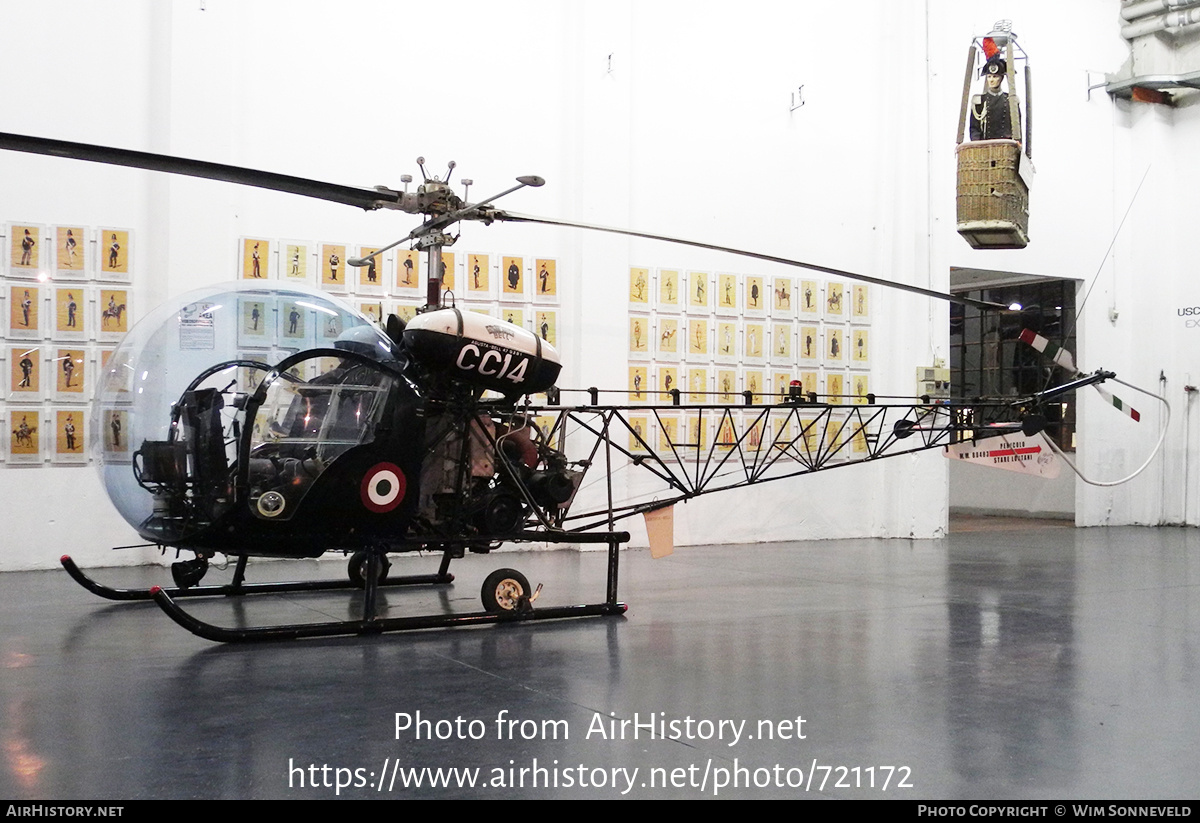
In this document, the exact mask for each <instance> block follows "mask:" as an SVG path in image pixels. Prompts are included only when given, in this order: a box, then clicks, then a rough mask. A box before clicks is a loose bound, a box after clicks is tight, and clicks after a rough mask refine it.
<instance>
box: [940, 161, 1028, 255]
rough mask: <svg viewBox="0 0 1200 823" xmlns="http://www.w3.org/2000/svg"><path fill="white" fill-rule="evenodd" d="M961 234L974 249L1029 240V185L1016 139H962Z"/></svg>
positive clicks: (1020, 246)
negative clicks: (1023, 173) (1027, 184)
mask: <svg viewBox="0 0 1200 823" xmlns="http://www.w3.org/2000/svg"><path fill="white" fill-rule="evenodd" d="M957 153H958V233H959V234H961V235H962V236H963V238H964V239H965V240H966V241H967V242H968V243H970V244H971V248H975V249H1023V248H1025V246H1027V245H1028V244H1029V188H1028V186H1026V184H1025V181H1024V180H1023V179H1021V144H1020V143H1018V142H1017V141H1016V140H976V141H973V142H969V143H960V144H959V145H958V149H957Z"/></svg>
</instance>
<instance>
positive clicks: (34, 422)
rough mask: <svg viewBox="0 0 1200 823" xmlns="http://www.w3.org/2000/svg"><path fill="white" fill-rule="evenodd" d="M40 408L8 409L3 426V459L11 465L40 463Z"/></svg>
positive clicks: (17, 407)
mask: <svg viewBox="0 0 1200 823" xmlns="http://www.w3.org/2000/svg"><path fill="white" fill-rule="evenodd" d="M40 411H41V410H40V407H36V406H35V407H33V408H28V409H26V408H21V407H19V406H9V407H8V419H7V420H6V421H5V425H4V459H5V461H6V462H8V463H9V464H12V465H20V464H23V463H24V464H40V463H41V462H42V421H41V415H40Z"/></svg>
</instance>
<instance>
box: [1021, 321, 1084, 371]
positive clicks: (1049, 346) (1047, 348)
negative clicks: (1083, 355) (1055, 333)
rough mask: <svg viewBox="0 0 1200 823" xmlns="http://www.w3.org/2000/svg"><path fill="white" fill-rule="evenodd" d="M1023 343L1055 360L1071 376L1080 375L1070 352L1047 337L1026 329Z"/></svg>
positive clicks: (1023, 333)
mask: <svg viewBox="0 0 1200 823" xmlns="http://www.w3.org/2000/svg"><path fill="white" fill-rule="evenodd" d="M1021 342H1022V343H1028V344H1029V345H1030V346H1033V347H1034V348H1035V349H1037V350H1038V351H1039V352H1040V353H1042V354H1043V355H1045V356H1046V357H1049V358H1050V359H1051V360H1053V361H1054V363H1055V365H1058V366H1062V367H1063V368H1064V369H1066V370H1067V371H1069V372H1070V373H1071V374H1079V369H1078V368H1076V366H1075V358H1074V357H1072V356H1071V353H1070V352H1069V351H1067V350H1066V349H1064V348H1063V347H1062V346H1060V345H1058V344H1057V343H1055V342H1054V341H1052V340H1047V339H1046V338H1045V337H1042V336H1041V335H1040V334H1037V333H1036V332H1033V331H1030V330H1029V329H1024V330H1023V331H1022V332H1021Z"/></svg>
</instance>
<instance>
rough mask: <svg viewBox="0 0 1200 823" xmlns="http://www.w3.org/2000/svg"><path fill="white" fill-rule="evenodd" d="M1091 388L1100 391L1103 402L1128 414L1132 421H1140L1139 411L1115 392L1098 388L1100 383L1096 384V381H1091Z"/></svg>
mask: <svg viewBox="0 0 1200 823" xmlns="http://www.w3.org/2000/svg"><path fill="white" fill-rule="evenodd" d="M1092 388H1094V389H1095V390H1096V391H1098V392H1100V396H1101V397H1103V398H1104V402H1106V403H1108V404H1109V405H1110V406H1112V407H1113V408H1114V409H1116V410H1117V411H1119V412H1123V413H1125V414H1127V415H1129V416H1130V417H1131V418H1133V422H1135V423H1140V422H1142V414H1141V412H1139V411H1138V410H1137V409H1135V408H1134V407H1133V406H1131V405H1129V404H1128V403H1126V402H1125V401H1124V400H1122V399H1121V398H1119V397H1117V396H1116V395H1115V394H1113V393H1111V392H1109V391H1107V390H1106V389H1102V388H1100V384H1098V383H1093V384H1092Z"/></svg>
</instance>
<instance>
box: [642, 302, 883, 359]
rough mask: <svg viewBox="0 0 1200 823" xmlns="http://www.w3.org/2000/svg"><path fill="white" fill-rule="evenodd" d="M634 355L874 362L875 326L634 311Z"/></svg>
mask: <svg viewBox="0 0 1200 823" xmlns="http://www.w3.org/2000/svg"><path fill="white" fill-rule="evenodd" d="M628 350H629V359H631V360H657V361H666V362H687V363H696V364H701V363H707V362H715V363H724V364H729V365H737V364H738V363H745V364H749V365H760V366H761V365H765V364H767V363H770V364H773V365H779V366H787V365H793V364H800V365H803V366H815V365H825V366H850V367H852V368H860V369H861V368H869V367H870V365H871V328H870V326H860V325H857V324H846V323H829V322H825V321H814V322H812V323H808V322H803V321H801V322H796V321H794V320H779V321H777V320H756V319H746V318H739V317H729V318H726V317H717V318H715V319H713V318H708V317H693V316H686V317H679V316H673V315H659V314H655V315H643V314H630V315H629V345H628Z"/></svg>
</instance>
